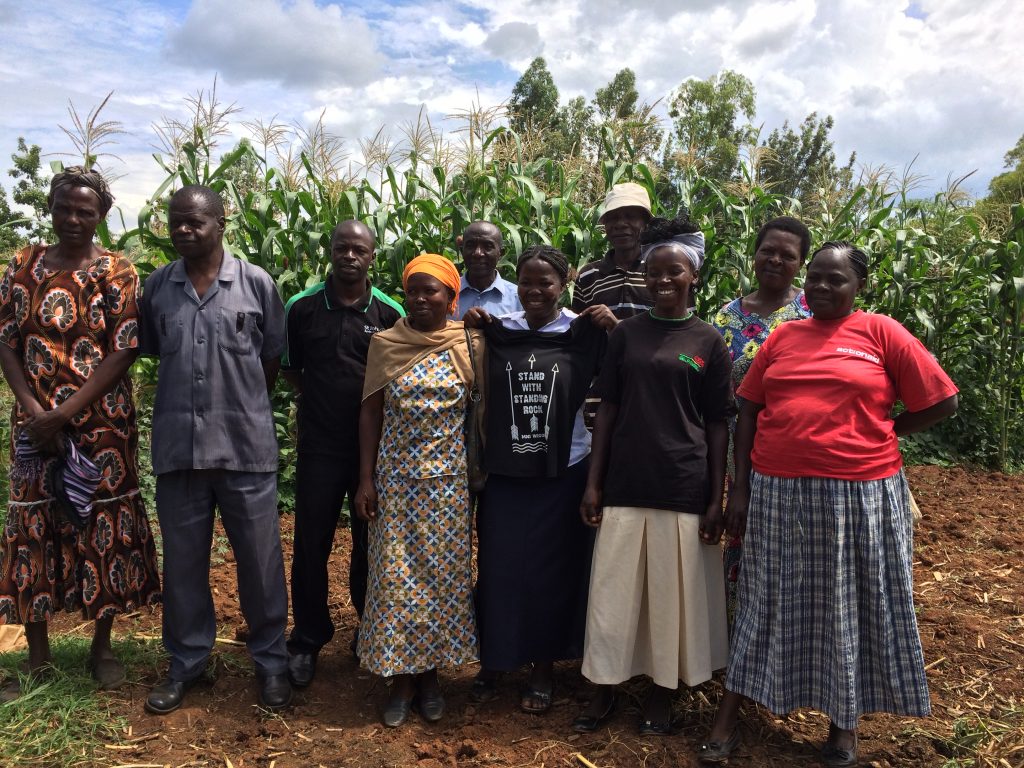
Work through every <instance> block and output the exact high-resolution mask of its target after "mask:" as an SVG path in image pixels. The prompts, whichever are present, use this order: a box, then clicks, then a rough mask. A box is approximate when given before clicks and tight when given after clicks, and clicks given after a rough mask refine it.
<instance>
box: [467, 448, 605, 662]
mask: <svg viewBox="0 0 1024 768" xmlns="http://www.w3.org/2000/svg"><path fill="white" fill-rule="evenodd" d="M588 465H589V461H588V460H587V459H584V460H583V461H581V462H579V463H577V464H574V465H573V466H571V467H569V468H568V469H567V470H566V472H565V474H564V475H562V477H558V478H523V477H508V476H505V475H496V474H493V473H492V474H491V475H490V476H489V477H488V478H487V487H486V488H485V489H484V492H483V494H481V497H480V501H479V506H478V512H477V529H478V541H479V550H478V554H477V563H478V568H479V580H478V582H477V625H478V628H479V632H480V662H481V666H482V667H483V668H484V669H488V670H494V671H502V672H511V671H513V670H516V669H518V668H519V667H521V666H523V665H524V664H528V663H530V662H547V661H562V660H566V659H578V658H580V657H582V656H583V638H584V632H585V630H586V619H587V590H588V588H589V585H590V559H591V555H592V553H593V547H594V530H593V529H592V528H589V527H587V526H586V525H584V524H583V521H582V520H581V519H580V513H579V507H580V499H581V498H582V496H583V489H584V486H585V485H586V482H587V467H588Z"/></svg>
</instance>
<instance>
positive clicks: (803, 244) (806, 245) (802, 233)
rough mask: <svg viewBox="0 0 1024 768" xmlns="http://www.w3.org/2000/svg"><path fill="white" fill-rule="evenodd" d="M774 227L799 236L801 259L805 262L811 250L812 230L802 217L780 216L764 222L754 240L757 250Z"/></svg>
mask: <svg viewBox="0 0 1024 768" xmlns="http://www.w3.org/2000/svg"><path fill="white" fill-rule="evenodd" d="M773 229H774V230H777V231H779V232H789V233H790V234H791V235H796V236H797V237H799V238H800V261H801V262H803V261H804V260H805V259H806V258H807V254H808V253H810V251H811V230H809V229H808V228H807V225H805V224H804V223H803V222H802V221H800V219H794V218H793V217H792V216H778V217H776V218H774V219H770V220H769V221H766V222H765V223H764V224H762V225H761V228H760V229H759V230H757V239H756V240H755V241H754V250H755V251H756V250H757V249H758V248H760V247H761V242H762V241H763V240H764V239H765V237H766V236H767V235H768V233H769V232H771V231H772V230H773Z"/></svg>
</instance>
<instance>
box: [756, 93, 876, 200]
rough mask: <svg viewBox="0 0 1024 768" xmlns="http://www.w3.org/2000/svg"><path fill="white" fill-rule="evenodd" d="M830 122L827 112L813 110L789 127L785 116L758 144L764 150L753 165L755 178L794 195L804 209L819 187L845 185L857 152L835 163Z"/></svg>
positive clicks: (818, 193)
mask: <svg viewBox="0 0 1024 768" xmlns="http://www.w3.org/2000/svg"><path fill="white" fill-rule="evenodd" d="M834 124H835V123H834V121H833V120H832V116H831V115H826V116H825V118H824V119H820V118H819V117H818V113H817V112H812V113H811V114H809V115H808V116H807V117H805V118H804V121H803V122H802V123H801V124H800V128H799V131H794V130H793V129H792V128H790V127H789V121H788V120H787V121H785V122H783V124H782V127H781V128H776V129H774V130H773V131H772V132H771V133H770V134H769V135H768V139H767V141H765V142H764V143H763V144H762V145H761V146H762V147H765V148H767V150H768V151H767V152H765V153H764V155H763V157H762V158H761V160H760V162H759V163H758V166H757V180H758V182H759V183H761V185H762V186H765V187H767V188H769V189H771V191H772V192H774V193H776V194H780V195H785V196H786V197H792V198H796V199H797V200H799V201H800V204H801V206H802V207H803V208H804V210H808V209H809V208H811V207H813V205H814V203H815V201H816V200H817V199H819V198H820V197H822V194H821V192H822V190H827V191H828V193H832V192H835V191H839V190H843V189H849V187H850V185H851V183H852V180H853V164H854V162H855V161H856V158H857V153H856V152H853V153H851V154H850V159H849V161H848V162H847V163H846V165H844V166H843V167H842V168H839V167H837V166H836V154H835V150H834V146H833V144H832V139H831V137H830V136H829V133H830V131H831V130H832V127H833V125H834ZM827 196H831V195H830V194H827Z"/></svg>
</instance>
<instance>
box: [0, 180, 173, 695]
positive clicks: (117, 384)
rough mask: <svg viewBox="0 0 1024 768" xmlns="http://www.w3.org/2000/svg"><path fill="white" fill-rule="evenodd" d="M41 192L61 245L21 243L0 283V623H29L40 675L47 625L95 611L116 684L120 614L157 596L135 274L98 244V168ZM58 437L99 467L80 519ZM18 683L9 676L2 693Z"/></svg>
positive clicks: (96, 652) (99, 671)
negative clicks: (0, 452)
mask: <svg viewBox="0 0 1024 768" xmlns="http://www.w3.org/2000/svg"><path fill="white" fill-rule="evenodd" d="M48 202H49V205H50V214H51V216H52V220H53V230H54V233H55V235H56V236H57V243H56V244H55V245H51V246H46V245H36V246H30V247H29V248H26V249H25V250H23V251H21V252H20V253H18V254H17V255H16V256H15V257H14V258H13V259H12V260H11V263H10V264H9V265H8V267H7V270H6V271H5V273H4V275H3V278H2V280H0V366H2V368H3V374H4V378H6V380H7V383H8V384H9V385H10V387H11V389H12V390H13V392H14V395H15V398H16V404H15V407H14V413H13V414H12V428H11V436H12V441H11V443H12V445H11V456H12V459H13V462H12V471H11V480H10V499H9V505H8V512H7V522H6V525H5V526H4V532H3V540H2V542H0V624H15V623H21V624H24V625H25V632H26V636H27V638H28V645H29V659H28V661H29V671H30V672H31V673H39V672H42V671H43V670H44V669H45V668H46V667H47V665H48V664H49V663H50V646H49V640H48V634H47V622H48V621H49V620H50V618H51V617H52V616H53V614H54V613H55V612H56V611H60V610H65V611H74V610H81V611H82V615H83V616H84V617H85V618H87V619H93V620H95V634H94V637H93V642H92V653H91V654H90V660H89V663H90V667H91V669H92V673H93V677H94V678H95V679H96V680H97V682H98V683H99V684H100V687H102V688H104V689H111V688H116V687H117V686H119V685H120V684H122V683H123V682H124V680H125V672H124V667H123V666H122V665H121V663H120V662H119V661H118V660H117V658H116V657H115V656H114V653H113V650H112V649H111V646H110V630H111V626H112V625H113V621H114V616H115V615H116V614H117V613H121V612H128V611H132V610H135V609H136V608H138V607H140V606H143V605H151V604H153V603H154V602H156V601H157V600H158V599H159V587H160V583H159V573H158V570H157V560H156V549H155V547H154V543H153V538H152V535H151V533H150V529H149V523H148V521H147V519H146V512H145V509H144V507H143V504H142V498H141V497H140V495H139V488H138V479H137V469H136V444H137V432H136V425H135V408H134V406H133V404H132V395H131V382H130V380H129V379H128V376H127V373H128V368H129V367H130V366H131V364H132V362H133V361H134V360H135V358H136V356H137V354H138V351H137V350H138V343H139V338H138V328H139V324H138V307H137V304H136V293H137V289H138V283H139V280H138V275H137V274H136V272H135V267H134V266H133V265H132V263H131V262H130V261H129V260H128V259H126V258H125V257H124V256H122V255H120V254H116V253H111V252H109V251H105V250H103V249H101V248H99V247H97V246H96V245H94V244H93V235H94V234H95V232H96V227H97V226H98V225H99V223H100V221H102V220H103V218H104V217H105V216H106V214H107V211H109V210H110V206H111V205H112V203H113V197H112V196H111V194H110V191H109V189H108V188H107V184H106V182H105V181H104V180H103V178H102V177H101V176H100V175H99V174H98V173H97V172H95V171H85V170H83V169H82V168H80V167H75V168H68V169H67V170H65V171H64V172H62V173H59V174H57V175H56V176H54V177H53V180H52V182H51V184H50V196H49V201H48ZM66 440H70V441H71V442H72V443H73V444H74V446H75V448H77V449H78V451H79V452H80V453H81V454H83V455H84V456H86V457H88V458H90V459H91V460H92V461H93V462H94V463H95V464H96V465H97V467H98V468H99V469H100V470H101V472H102V477H101V480H100V484H99V487H98V488H97V490H96V493H95V495H94V497H93V499H92V501H93V506H92V514H91V518H90V519H89V521H88V523H87V524H86V525H85V527H84V528H81V529H79V528H77V527H76V526H75V525H73V524H72V523H71V522H69V521H68V520H67V516H66V514H65V513H63V512H61V510H60V506H61V505H62V502H61V501H59V500H58V498H55V497H56V496H59V494H55V492H54V489H53V487H52V486H53V472H52V467H53V464H54V462H56V461H57V459H58V456H60V455H62V454H63V453H64V449H65V446H66V442H65V441H66ZM29 456H31V457H32V458H28V457H29ZM18 690H19V689H18V683H17V682H15V683H13V684H10V685H8V686H7V687H6V688H5V689H4V690H3V696H4V697H5V698H11V697H13V696H16V695H17V693H18Z"/></svg>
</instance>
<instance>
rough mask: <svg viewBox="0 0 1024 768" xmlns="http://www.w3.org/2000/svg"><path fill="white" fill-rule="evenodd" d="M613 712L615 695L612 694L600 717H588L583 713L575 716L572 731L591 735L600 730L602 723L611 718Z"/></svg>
mask: <svg viewBox="0 0 1024 768" xmlns="http://www.w3.org/2000/svg"><path fill="white" fill-rule="evenodd" d="M614 712H615V694H614V693H612V694H611V695H610V696H609V697H608V706H607V707H606V708H605V710H604V712H602V713H601V714H600V715H596V716H595V715H588V714H587V713H586V712H584V713H583V714H581V715H577V717H576V719H575V720H573V721H572V729H573V730H574V731H576V733H593V732H594V731H596V730H597V729H598V728H600V727H601V726H602V725H603V724H604V722H605V721H606V720H607V719H608V718H610V717H611V716H612V714H614Z"/></svg>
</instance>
